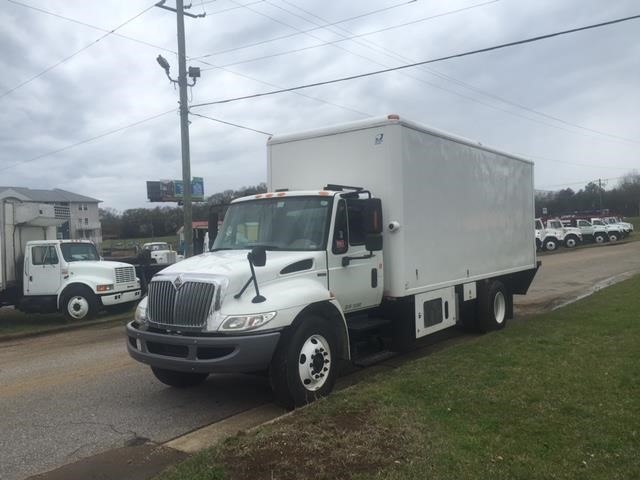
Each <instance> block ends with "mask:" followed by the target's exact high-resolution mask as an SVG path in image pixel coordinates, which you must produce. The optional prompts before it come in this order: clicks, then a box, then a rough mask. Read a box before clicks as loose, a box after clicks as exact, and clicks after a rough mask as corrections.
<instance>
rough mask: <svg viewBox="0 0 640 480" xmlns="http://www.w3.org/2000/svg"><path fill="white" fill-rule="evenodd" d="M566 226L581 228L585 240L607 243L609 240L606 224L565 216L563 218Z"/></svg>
mask: <svg viewBox="0 0 640 480" xmlns="http://www.w3.org/2000/svg"><path fill="white" fill-rule="evenodd" d="M562 223H563V225H565V227H574V228H578V229H579V230H580V233H582V238H583V240H588V241H592V242H594V243H605V242H607V241H608V240H609V235H608V233H607V229H606V227H605V226H604V225H593V224H592V223H591V222H589V221H588V220H585V219H582V218H570V217H567V218H564V217H563V219H562Z"/></svg>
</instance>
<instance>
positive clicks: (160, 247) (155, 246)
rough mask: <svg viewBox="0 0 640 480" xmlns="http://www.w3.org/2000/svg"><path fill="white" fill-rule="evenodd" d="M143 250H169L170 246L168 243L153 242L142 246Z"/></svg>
mask: <svg viewBox="0 0 640 480" xmlns="http://www.w3.org/2000/svg"><path fill="white" fill-rule="evenodd" d="M144 249H145V250H150V251H152V252H157V251H159V250H171V247H170V246H169V244H168V243H154V244H153V245H146V246H144Z"/></svg>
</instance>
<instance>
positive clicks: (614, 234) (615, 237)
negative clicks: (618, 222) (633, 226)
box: [609, 233, 620, 242]
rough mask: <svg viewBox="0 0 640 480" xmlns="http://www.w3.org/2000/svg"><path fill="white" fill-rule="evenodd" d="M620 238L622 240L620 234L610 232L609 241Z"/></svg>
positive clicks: (615, 240)
mask: <svg viewBox="0 0 640 480" xmlns="http://www.w3.org/2000/svg"><path fill="white" fill-rule="evenodd" d="M618 240H620V235H619V234H617V233H610V234H609V241H610V242H617V241H618Z"/></svg>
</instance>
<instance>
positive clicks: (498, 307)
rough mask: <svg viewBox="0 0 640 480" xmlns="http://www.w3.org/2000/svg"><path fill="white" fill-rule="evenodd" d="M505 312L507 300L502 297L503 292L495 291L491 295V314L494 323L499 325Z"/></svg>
mask: <svg viewBox="0 0 640 480" xmlns="http://www.w3.org/2000/svg"><path fill="white" fill-rule="evenodd" d="M506 314H507V301H506V299H505V298H504V293H502V292H497V293H496V296H495V297H493V315H494V317H495V320H496V323H497V324H498V325H501V324H502V323H503V322H504V318H505V316H506Z"/></svg>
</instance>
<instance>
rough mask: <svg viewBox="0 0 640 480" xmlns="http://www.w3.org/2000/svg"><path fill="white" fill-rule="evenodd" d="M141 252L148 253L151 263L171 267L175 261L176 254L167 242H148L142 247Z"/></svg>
mask: <svg viewBox="0 0 640 480" xmlns="http://www.w3.org/2000/svg"><path fill="white" fill-rule="evenodd" d="M142 251H143V252H149V256H150V259H151V261H152V262H155V263H157V264H158V265H171V264H172V263H176V261H177V253H176V251H175V250H174V249H173V248H171V245H170V244H168V243H167V242H149V243H145V244H144V245H142Z"/></svg>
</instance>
